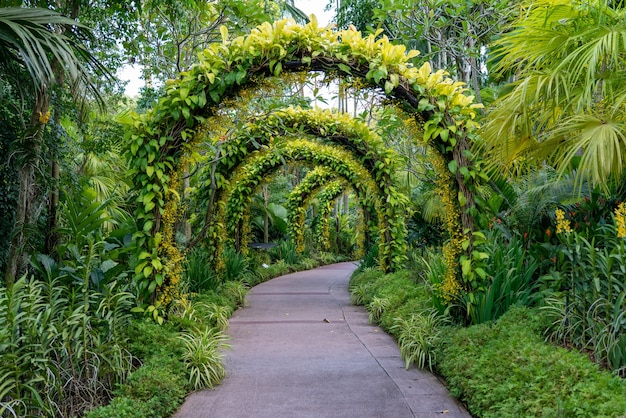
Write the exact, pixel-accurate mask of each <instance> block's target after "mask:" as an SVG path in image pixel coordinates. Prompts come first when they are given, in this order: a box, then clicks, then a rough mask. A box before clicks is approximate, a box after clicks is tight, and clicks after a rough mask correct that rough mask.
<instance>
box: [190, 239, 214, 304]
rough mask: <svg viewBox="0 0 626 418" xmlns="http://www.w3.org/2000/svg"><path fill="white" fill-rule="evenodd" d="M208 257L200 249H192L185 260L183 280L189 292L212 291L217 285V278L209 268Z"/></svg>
mask: <svg viewBox="0 0 626 418" xmlns="http://www.w3.org/2000/svg"><path fill="white" fill-rule="evenodd" d="M210 265H211V264H210V260H209V255H208V254H207V252H206V251H205V250H203V249H202V248H194V249H192V250H191V251H190V252H189V253H188V254H187V257H186V258H185V273H184V280H185V283H186V285H187V288H188V289H189V291H190V292H193V293H199V292H204V291H207V290H214V289H216V288H217V286H218V285H219V282H220V281H219V276H218V274H217V273H216V272H215V271H213V270H212V269H211V268H209V266H210Z"/></svg>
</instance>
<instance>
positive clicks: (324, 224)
mask: <svg viewBox="0 0 626 418" xmlns="http://www.w3.org/2000/svg"><path fill="white" fill-rule="evenodd" d="M343 191H344V185H343V184H342V182H341V181H338V180H335V181H333V182H331V183H329V184H328V185H327V186H326V187H324V190H322V191H321V192H320V193H319V195H318V200H319V222H318V224H317V228H316V235H317V242H318V244H319V246H320V248H321V250H322V251H328V250H329V249H330V228H329V220H330V219H329V218H330V213H331V211H332V207H333V202H334V201H335V200H337V198H338V197H339V196H341V194H342V193H343ZM357 234H359V235H358V236H357V237H356V238H357V239H356V241H357V243H358V242H360V241H361V235H362V234H360V231H359V229H358V228H357ZM358 252H359V253H358V254H359V257H362V256H364V255H365V248H364V246H363V245H359V249H358Z"/></svg>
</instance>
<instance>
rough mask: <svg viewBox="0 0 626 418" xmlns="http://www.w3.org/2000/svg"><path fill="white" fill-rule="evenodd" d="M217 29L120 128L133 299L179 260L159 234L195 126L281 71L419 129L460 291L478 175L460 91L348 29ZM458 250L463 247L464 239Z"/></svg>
mask: <svg viewBox="0 0 626 418" xmlns="http://www.w3.org/2000/svg"><path fill="white" fill-rule="evenodd" d="M221 31H222V38H223V41H222V42H221V43H215V44H212V45H210V46H209V48H207V49H206V50H205V51H204V52H203V53H201V54H200V56H199V59H200V61H199V63H198V64H196V65H194V66H193V67H192V68H191V69H190V70H189V71H185V72H182V73H181V74H180V77H179V78H177V79H176V80H170V81H169V82H168V83H167V84H166V88H165V90H166V93H165V96H164V97H163V98H161V99H160V100H159V102H158V104H157V105H156V106H155V107H154V108H153V109H152V110H151V111H149V112H148V113H146V114H145V115H140V116H136V117H135V118H134V120H132V121H130V122H129V123H130V124H131V125H132V132H131V133H130V135H129V138H128V146H129V157H130V170H131V175H132V176H133V177H134V178H135V188H136V192H137V193H136V195H137V200H136V210H135V218H136V221H137V232H136V233H135V235H134V239H135V242H136V245H137V248H138V250H137V251H138V252H137V260H138V261H137V265H136V267H135V277H134V279H135V281H136V284H137V286H138V289H139V290H140V292H141V295H140V296H142V297H144V299H145V298H146V297H153V296H154V292H155V290H156V288H157V286H162V285H163V283H164V281H165V278H166V276H167V275H171V274H172V272H171V270H176V267H175V264H176V261H172V260H176V259H178V258H180V254H176V253H175V251H173V252H172V254H170V255H168V256H164V255H163V254H166V253H168V250H167V249H164V248H162V247H163V246H167V245H171V241H172V239H171V237H169V236H168V233H167V229H168V228H169V227H170V226H171V225H173V222H174V220H173V219H172V218H174V217H175V213H176V212H177V209H176V202H177V199H178V196H177V193H176V187H178V186H179V184H178V179H179V175H178V173H179V172H180V171H181V168H182V167H181V166H184V165H185V163H186V158H187V157H188V156H189V155H191V154H192V153H193V152H194V149H195V146H196V142H197V135H196V131H197V129H198V127H199V126H200V125H201V124H202V123H203V122H204V121H206V119H207V118H210V117H211V116H212V115H214V114H215V111H216V109H217V106H218V105H219V104H220V103H222V102H223V101H224V99H226V98H228V97H233V96H236V95H237V94H238V92H239V91H240V90H241V89H242V88H245V87H251V86H253V85H255V84H256V83H258V81H259V80H260V79H262V78H263V77H265V76H270V75H274V76H277V75H280V74H281V73H283V72H285V71H290V72H294V71H324V72H326V73H327V74H335V75H337V76H341V77H350V78H352V79H355V80H360V84H361V85H362V86H363V88H379V89H381V90H382V91H384V93H385V94H386V95H387V96H388V97H390V98H394V99H397V100H398V102H399V103H400V104H401V105H402V106H403V108H404V109H405V110H406V111H407V112H409V113H410V114H412V115H414V117H415V120H416V121H417V122H418V123H419V124H420V125H421V127H422V128H423V132H424V133H423V140H424V141H425V142H426V143H427V144H429V145H431V146H432V148H433V149H434V150H435V151H436V152H437V153H439V154H440V155H441V156H442V159H443V162H444V165H443V167H442V170H449V171H450V172H451V174H452V176H451V178H452V179H453V181H452V182H451V184H449V186H450V187H449V190H447V191H446V193H448V196H447V197H448V198H449V200H450V204H451V205H452V207H454V209H455V210H454V213H456V214H458V215H459V216H460V218H461V222H460V225H450V226H449V228H448V229H449V233H450V237H451V243H450V245H449V248H450V251H448V258H449V259H450V260H453V262H452V263H449V264H448V275H447V278H446V281H445V283H444V287H446V286H447V289H443V291H444V292H448V293H454V292H456V291H457V289H459V288H460V283H459V282H458V280H457V277H458V274H457V272H458V271H459V269H458V264H456V265H455V264H454V262H457V263H458V258H459V255H460V253H461V252H462V250H461V240H462V239H466V240H467V239H468V235H467V234H464V229H466V230H468V231H471V230H472V229H473V221H472V216H471V210H472V209H473V208H474V199H473V193H474V190H473V187H474V182H475V180H476V178H477V176H478V175H480V173H479V172H478V171H477V170H476V168H475V164H473V163H472V161H471V154H470V153H469V149H470V145H471V137H472V134H473V132H474V130H475V128H476V123H475V122H474V120H473V119H474V117H475V110H474V108H475V107H477V105H475V104H473V98H472V97H471V96H467V95H466V94H465V91H466V89H465V88H464V87H463V84H462V83H455V82H453V81H452V80H451V79H449V78H447V77H446V75H445V73H444V72H443V71H437V72H434V73H433V72H432V71H431V68H430V65H429V64H428V63H426V64H424V65H423V66H422V67H421V68H419V69H418V68H416V67H414V66H413V65H412V64H411V62H410V61H409V60H410V59H411V58H413V57H415V56H417V55H418V54H419V53H418V52H417V51H410V52H408V53H407V52H406V49H405V48H404V47H403V46H398V45H393V44H391V43H390V42H389V40H388V39H387V38H386V37H382V38H379V39H377V36H378V35H379V33H377V34H374V35H370V36H368V37H363V36H362V35H361V33H360V32H358V31H355V30H343V31H337V32H333V31H332V30H331V29H330V28H320V27H319V26H318V25H317V22H316V20H315V19H311V22H310V23H309V24H307V25H305V26H299V25H296V24H293V23H292V22H290V21H288V20H282V21H278V22H275V23H274V24H273V25H272V24H270V23H267V22H266V23H264V24H262V25H260V26H259V27H257V28H256V29H254V30H252V31H251V33H250V34H249V35H247V36H243V37H238V38H235V39H232V40H230V39H229V37H228V32H227V29H226V28H225V27H222V28H221ZM168 205H169V206H168ZM454 228H456V229H454ZM452 229H454V230H452ZM459 229H460V230H459ZM168 241H169V242H170V244H167V242H168ZM467 247H468V248H470V249H471V241H470V243H469V244H468V245H467ZM168 257H169V258H168Z"/></svg>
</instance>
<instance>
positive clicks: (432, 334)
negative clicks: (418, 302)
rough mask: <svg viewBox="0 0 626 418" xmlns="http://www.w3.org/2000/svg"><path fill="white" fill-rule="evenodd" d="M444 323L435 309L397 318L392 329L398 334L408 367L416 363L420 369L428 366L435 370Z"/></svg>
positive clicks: (401, 351)
mask: <svg viewBox="0 0 626 418" xmlns="http://www.w3.org/2000/svg"><path fill="white" fill-rule="evenodd" d="M444 323H445V321H444V319H443V318H442V317H441V315H439V313H438V312H437V311H436V310H434V309H432V310H430V311H425V312H419V313H415V314H412V315H411V316H410V317H409V319H404V318H402V317H396V318H395V321H394V324H393V325H392V326H391V331H392V332H394V334H395V335H396V336H397V337H396V338H397V339H398V345H399V346H400V355H401V356H402V358H403V359H404V361H405V363H406V368H407V369H408V368H409V366H410V365H411V364H415V365H416V366H417V367H419V368H420V369H423V368H425V367H426V366H428V368H429V369H430V370H431V371H432V370H433V367H434V366H435V364H436V360H437V351H436V349H437V348H438V346H439V344H440V343H441V338H442V333H443V332H442V326H443V324H444Z"/></svg>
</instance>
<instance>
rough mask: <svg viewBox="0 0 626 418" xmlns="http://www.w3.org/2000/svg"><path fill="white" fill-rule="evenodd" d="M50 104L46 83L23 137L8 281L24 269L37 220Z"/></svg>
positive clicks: (7, 272) (11, 281)
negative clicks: (39, 173)
mask: <svg viewBox="0 0 626 418" xmlns="http://www.w3.org/2000/svg"><path fill="white" fill-rule="evenodd" d="M49 108H50V94H49V93H48V90H47V88H46V87H41V88H40V90H39V91H38V92H37V98H36V101H35V106H34V107H33V111H32V113H31V118H30V124H29V126H30V129H28V131H27V133H26V135H24V140H23V141H22V152H23V153H24V154H27V157H26V158H25V160H24V162H23V164H22V167H21V168H20V170H19V172H18V181H19V190H18V199H17V208H16V210H15V224H14V226H13V233H12V234H11V245H10V248H9V256H8V259H7V266H6V270H5V274H4V280H5V282H6V283H7V284H10V283H13V282H14V281H15V278H16V277H17V275H18V273H21V271H22V269H23V268H24V265H25V260H24V257H23V256H24V252H25V248H26V244H27V242H28V234H27V231H28V229H29V227H30V225H32V224H33V222H34V219H33V218H34V216H33V215H34V213H35V207H36V203H37V197H38V190H37V182H36V177H35V175H36V172H37V170H38V166H39V157H40V155H41V147H42V140H43V132H44V128H45V125H46V123H47V122H48V117H49V116H50V114H49V113H48V112H49Z"/></svg>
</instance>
